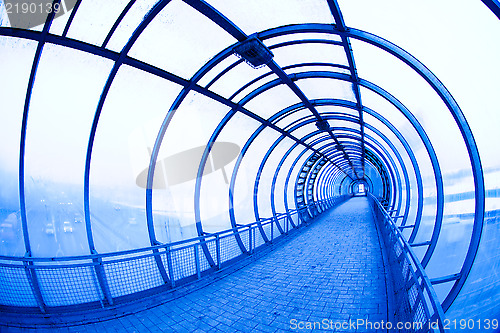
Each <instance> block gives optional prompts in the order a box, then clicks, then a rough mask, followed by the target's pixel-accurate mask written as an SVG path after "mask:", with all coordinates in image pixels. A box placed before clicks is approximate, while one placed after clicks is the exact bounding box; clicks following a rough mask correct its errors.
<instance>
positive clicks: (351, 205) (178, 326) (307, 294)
mask: <svg viewBox="0 0 500 333" xmlns="http://www.w3.org/2000/svg"><path fill="white" fill-rule="evenodd" d="M382 320H383V321H384V322H386V321H387V295H386V286H385V273H384V265H383V257H382V253H381V247H380V243H379V239H378V235H377V231H376V228H375V225H374V220H373V216H372V213H371V209H370V207H369V203H368V201H367V199H366V198H365V197H355V198H352V199H350V200H348V201H347V202H345V203H343V204H342V205H340V206H339V207H337V208H335V209H333V210H331V211H329V212H327V213H325V214H324V215H323V216H322V217H320V218H319V219H318V220H317V221H315V222H313V223H312V224H311V225H310V226H308V227H305V228H304V229H302V231H301V233H300V234H297V235H296V236H292V237H290V240H287V241H285V242H283V243H282V244H280V245H277V246H276V247H275V248H274V249H273V251H270V252H269V253H268V254H266V255H265V256H263V257H261V258H260V259H258V260H256V261H254V262H251V263H250V264H248V265H246V266H244V267H242V268H241V269H239V270H237V271H235V272H233V273H232V274H229V275H227V276H225V277H223V278H221V279H219V280H216V281H214V282H213V283H211V284H209V285H208V286H205V287H203V288H201V289H198V290H196V291H194V292H191V293H189V294H187V295H185V296H183V297H182V298H180V299H175V300H172V301H170V302H167V303H164V304H161V305H159V306H156V307H154V308H150V309H146V310H142V311H138V312H137V313H135V314H133V315H127V316H123V317H120V318H116V319H112V320H108V321H104V322H100V323H96V324H88V325H80V326H72V327H69V328H61V329H57V330H56V329H43V330H42V329H10V328H3V329H2V330H1V332H2V333H3V332H54V331H56V332H137V333H139V332H284V331H295V332H311V331H315V332H319V331H336V332H374V331H375V330H374V329H370V323H371V324H372V325H377V323H380V321H382ZM357 323H359V324H360V325H359V326H356V325H355V324H357ZM342 326H343V327H342Z"/></svg>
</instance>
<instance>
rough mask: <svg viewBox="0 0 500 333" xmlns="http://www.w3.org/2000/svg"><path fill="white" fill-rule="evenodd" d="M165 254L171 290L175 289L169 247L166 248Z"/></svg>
mask: <svg viewBox="0 0 500 333" xmlns="http://www.w3.org/2000/svg"><path fill="white" fill-rule="evenodd" d="M166 252H167V253H166V254H167V267H168V275H169V276H170V285H171V286H172V288H175V276H174V266H173V264H172V249H171V248H170V246H167V247H166Z"/></svg>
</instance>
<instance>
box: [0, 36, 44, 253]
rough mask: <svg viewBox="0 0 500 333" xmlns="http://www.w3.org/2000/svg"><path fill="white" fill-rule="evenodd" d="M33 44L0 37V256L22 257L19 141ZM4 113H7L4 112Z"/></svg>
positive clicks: (33, 49)
mask: <svg viewBox="0 0 500 333" xmlns="http://www.w3.org/2000/svg"><path fill="white" fill-rule="evenodd" d="M36 47H37V43H36V42H33V41H29V40H17V39H14V38H10V37H0V54H1V55H2V61H0V72H1V73H2V79H1V80H0V100H1V101H2V112H0V140H1V142H2V144H1V145H0V156H1V160H0V183H1V184H2V186H1V187H0V239H1V242H0V255H5V256H19V257H22V256H24V252H25V249H24V241H23V234H22V225H21V215H20V208H19V182H18V179H19V171H18V170H19V142H20V139H21V135H20V134H21V122H22V117H23V108H24V101H25V99H26V87H27V86H28V80H29V76H30V72H31V66H32V64H33V57H34V55H35V50H36ZM6 110H8V111H7V112H6Z"/></svg>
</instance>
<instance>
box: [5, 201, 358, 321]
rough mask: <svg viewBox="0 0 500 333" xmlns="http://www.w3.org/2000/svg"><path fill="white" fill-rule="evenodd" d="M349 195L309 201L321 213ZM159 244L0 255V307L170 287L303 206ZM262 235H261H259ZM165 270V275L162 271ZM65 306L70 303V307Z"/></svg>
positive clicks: (248, 248) (274, 233)
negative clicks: (53, 254) (78, 252)
mask: <svg viewBox="0 0 500 333" xmlns="http://www.w3.org/2000/svg"><path fill="white" fill-rule="evenodd" d="M347 198H348V196H341V197H335V198H331V199H328V200H323V201H320V202H316V203H314V204H313V206H315V208H316V209H317V210H318V211H319V212H323V211H325V210H326V209H328V208H331V207H333V206H336V205H338V204H340V203H341V202H343V201H345V200H346V199H347ZM308 208H311V207H308V206H306V207H303V208H301V209H299V210H289V211H288V212H286V213H282V214H277V215H276V216H273V217H270V218H266V219H261V221H258V222H253V223H251V224H247V225H241V226H238V227H236V228H233V229H228V230H224V231H221V232H217V233H212V234H206V235H203V236H200V237H196V238H191V239H187V240H182V241H178V242H173V243H170V244H160V245H157V246H152V247H147V248H142V249H135V250H129V251H120V252H114V253H103V254H93V255H87V256H76V257H56V258H32V257H30V258H19V257H7V256H0V281H1V287H0V310H1V311H5V312H12V311H15V312H18V313H19V312H31V313H36V312H38V313H40V312H47V313H51V312H57V311H59V309H62V308H61V307H64V309H65V311H67V310H70V309H74V310H78V309H82V308H85V309H87V308H98V307H106V306H107V305H110V304H116V303H119V302H120V301H121V300H123V299H125V297H124V296H127V297H126V300H130V299H137V298H140V297H142V295H143V294H144V293H147V292H148V291H149V292H156V291H158V290H159V289H172V288H175V287H178V286H180V285H183V284H186V283H188V282H190V281H194V280H197V279H200V278H201V277H203V276H205V275H208V274H210V273H211V272H214V271H217V270H219V269H221V268H222V267H224V266H229V265H231V263H233V262H236V261H238V260H239V259H241V258H242V257H245V256H248V255H251V254H253V253H254V252H255V251H256V250H258V249H259V248H261V247H262V246H264V245H265V244H266V241H265V238H267V240H268V242H267V243H272V242H273V241H274V240H275V239H276V238H278V237H282V236H283V235H286V234H288V232H289V231H290V230H292V229H293V228H297V227H299V226H300V225H302V224H304V223H305V222H306V221H307V219H308V218H307V216H308V215H307V213H306V210H307V209H308ZM263 234H265V238H264V236H263ZM165 273H166V274H165ZM68 307H69V308H68Z"/></svg>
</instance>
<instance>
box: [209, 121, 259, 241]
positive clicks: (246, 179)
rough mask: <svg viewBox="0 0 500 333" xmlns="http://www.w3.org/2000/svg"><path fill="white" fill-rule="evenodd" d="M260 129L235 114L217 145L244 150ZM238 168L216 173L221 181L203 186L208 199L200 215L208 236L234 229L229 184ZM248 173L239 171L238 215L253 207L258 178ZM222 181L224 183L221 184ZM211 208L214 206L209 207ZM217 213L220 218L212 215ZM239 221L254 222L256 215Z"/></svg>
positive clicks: (238, 221)
mask: <svg viewBox="0 0 500 333" xmlns="http://www.w3.org/2000/svg"><path fill="white" fill-rule="evenodd" d="M260 125H261V123H259V122H257V121H255V120H253V119H251V118H249V117H247V116H245V115H243V114H242V113H236V114H235V115H234V116H233V117H232V118H231V120H230V121H229V122H228V124H227V125H226V126H225V127H224V129H223V130H222V132H221V133H220V135H219V137H218V138H217V142H221V143H222V142H230V143H233V144H235V145H237V146H238V147H239V149H240V150H241V149H242V148H243V146H244V145H245V143H246V142H247V140H248V138H249V137H250V136H251V135H252V134H253V132H254V131H255V130H256V129H257V128H258V127H259V126H260ZM235 164H236V159H234V160H232V161H231V162H229V163H228V164H227V165H226V166H225V167H224V168H221V172H220V173H219V172H217V173H215V174H216V176H217V177H218V179H217V181H215V180H212V179H211V180H210V181H209V182H207V183H205V182H204V183H203V184H202V188H201V190H202V193H203V197H204V198H207V199H206V200H205V201H204V202H203V206H202V209H201V214H202V220H203V228H204V230H206V231H207V232H215V231H221V230H225V229H229V228H231V222H230V219H229V213H228V209H229V184H230V182H231V177H232V174H233V170H234V166H235ZM247 171H248V170H246V169H245V167H240V169H239V171H238V176H237V178H236V184H235V188H234V196H233V204H234V210H235V212H238V211H239V210H240V209H241V208H242V207H246V206H250V207H253V201H252V200H253V195H252V193H253V191H252V189H253V182H254V181H255V176H254V177H253V178H252V177H250V175H248V173H247ZM221 177H222V179H223V180H224V181H220V179H221ZM207 178H208V177H207ZM208 198H212V199H208ZM214 201H217V202H214ZM210 205H214V206H213V207H209V206H210ZM214 211H216V212H218V214H217V215H215V214H213V213H212V212H214ZM236 220H237V223H241V224H244V223H249V222H253V221H254V220H255V219H254V217H253V215H251V216H250V217H241V218H240V216H239V215H236Z"/></svg>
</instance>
